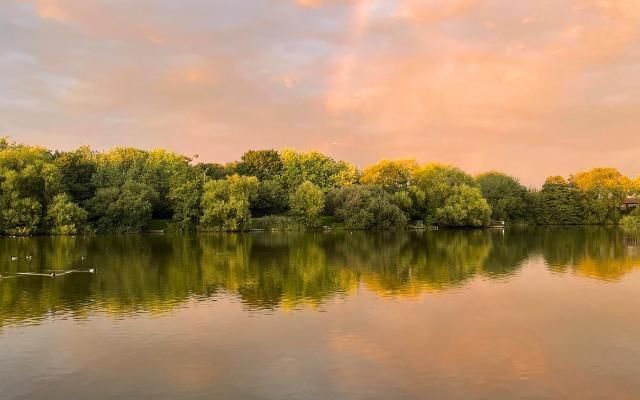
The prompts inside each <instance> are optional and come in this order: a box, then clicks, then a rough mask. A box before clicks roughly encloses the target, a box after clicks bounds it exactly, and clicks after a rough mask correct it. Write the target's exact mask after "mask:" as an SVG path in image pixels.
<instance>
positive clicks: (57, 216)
mask: <svg viewBox="0 0 640 400" xmlns="http://www.w3.org/2000/svg"><path fill="white" fill-rule="evenodd" d="M87 217H88V213H87V212H86V211H85V210H84V209H82V208H81V207H80V206H78V205H77V204H75V203H74V202H73V201H72V199H71V196H69V195H68V194H66V193H61V194H58V195H56V196H55V197H54V198H53V201H52V202H51V204H50V205H49V208H48V210H47V221H48V222H49V227H50V229H51V230H50V231H51V233H54V234H59V235H75V234H78V233H83V232H85V231H86V229H87Z"/></svg>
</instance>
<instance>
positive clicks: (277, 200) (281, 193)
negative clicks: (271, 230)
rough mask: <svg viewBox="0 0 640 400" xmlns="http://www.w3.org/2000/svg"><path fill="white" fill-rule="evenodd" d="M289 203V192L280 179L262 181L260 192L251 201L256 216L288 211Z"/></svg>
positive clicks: (259, 187)
mask: <svg viewBox="0 0 640 400" xmlns="http://www.w3.org/2000/svg"><path fill="white" fill-rule="evenodd" d="M287 205H288V199H287V192H286V191H285V189H284V187H282V184H281V183H280V181H278V180H266V181H260V182H259V184H258V193H257V195H256V196H255V199H254V200H253V201H252V202H251V214H252V215H253V216H255V217H262V216H265V215H275V214H280V213H282V212H284V211H286V209H287Z"/></svg>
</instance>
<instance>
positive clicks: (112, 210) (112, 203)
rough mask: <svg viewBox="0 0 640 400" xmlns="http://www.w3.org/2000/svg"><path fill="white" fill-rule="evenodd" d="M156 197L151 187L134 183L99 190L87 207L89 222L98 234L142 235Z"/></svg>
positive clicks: (146, 226) (149, 218)
mask: <svg viewBox="0 0 640 400" xmlns="http://www.w3.org/2000/svg"><path fill="white" fill-rule="evenodd" d="M156 197H157V194H156V193H155V191H154V190H153V188H152V187H150V186H149V185H146V184H144V183H139V182H134V181H126V182H125V183H124V185H122V187H120V188H118V187H110V188H99V189H98V190H97V191H96V195H95V197H94V198H92V199H91V200H90V201H89V202H88V203H87V208H88V210H89V212H90V214H89V216H90V220H91V221H93V222H94V223H95V226H96V228H97V230H98V231H99V232H118V233H125V232H142V231H144V230H146V229H147V228H148V226H149V222H150V221H151V218H152V213H153V206H152V204H153V203H154V202H155V201H156Z"/></svg>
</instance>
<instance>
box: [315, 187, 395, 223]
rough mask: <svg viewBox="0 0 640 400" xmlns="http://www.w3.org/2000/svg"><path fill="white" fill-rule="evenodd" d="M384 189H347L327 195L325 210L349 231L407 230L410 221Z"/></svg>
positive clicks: (336, 190)
mask: <svg viewBox="0 0 640 400" xmlns="http://www.w3.org/2000/svg"><path fill="white" fill-rule="evenodd" d="M393 200H394V199H393V197H392V196H391V195H389V194H388V193H387V192H386V191H385V190H384V189H383V188H382V187H381V186H375V185H369V186H360V185H353V186H345V187H343V188H340V189H334V190H332V191H331V192H329V193H328V194H327V202H326V203H327V204H326V208H327V211H328V212H329V213H331V214H332V215H334V216H335V217H336V218H337V219H338V221H340V222H342V223H343V224H344V226H345V227H346V228H349V229H375V230H388V229H400V228H404V227H405V226H406V224H407V217H406V215H405V214H404V213H403V212H402V210H401V209H400V207H398V206H397V205H396V204H394V202H393Z"/></svg>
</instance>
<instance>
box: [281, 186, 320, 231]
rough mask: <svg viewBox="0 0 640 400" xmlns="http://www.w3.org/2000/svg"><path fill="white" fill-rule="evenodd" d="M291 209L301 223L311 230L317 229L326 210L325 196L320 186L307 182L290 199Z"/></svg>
mask: <svg viewBox="0 0 640 400" xmlns="http://www.w3.org/2000/svg"><path fill="white" fill-rule="evenodd" d="M289 208H290V209H291V214H292V215H293V216H295V217H297V218H298V220H299V221H300V222H301V223H303V224H304V225H306V226H307V227H310V228H314V227H317V226H318V223H319V218H320V214H321V213H322V210H323V209H324V194H323V193H322V190H321V189H320V188H319V187H318V186H316V185H314V184H313V183H312V182H310V181H305V182H303V183H301V184H300V185H299V186H298V188H297V189H296V190H295V191H294V192H293V193H292V194H291V196H290V197H289Z"/></svg>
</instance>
